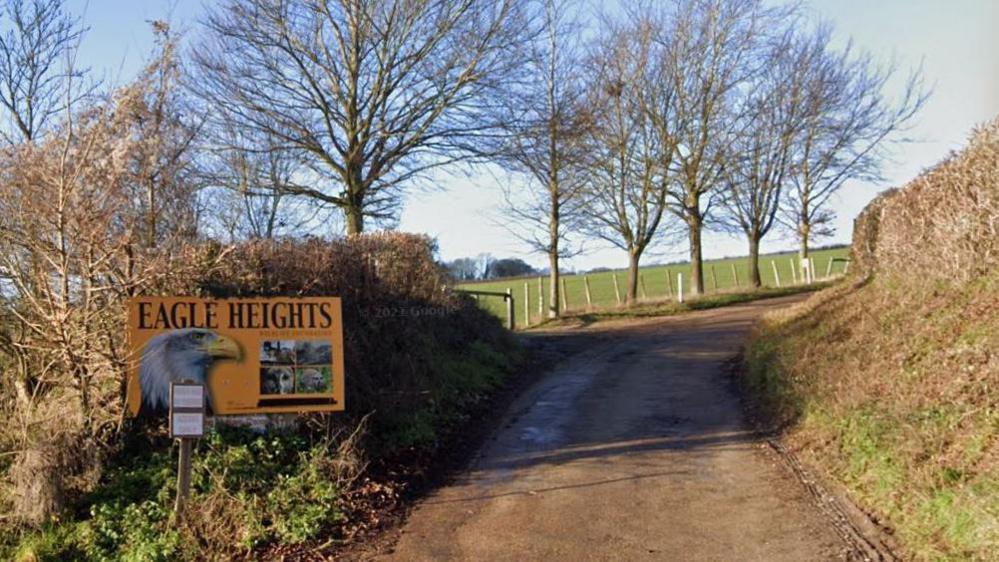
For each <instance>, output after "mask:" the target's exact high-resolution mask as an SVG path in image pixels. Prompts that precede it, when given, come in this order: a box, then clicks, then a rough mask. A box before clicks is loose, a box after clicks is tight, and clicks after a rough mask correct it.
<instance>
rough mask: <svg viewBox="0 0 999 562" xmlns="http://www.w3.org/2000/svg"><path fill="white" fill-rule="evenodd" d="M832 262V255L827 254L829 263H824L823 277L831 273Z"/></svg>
mask: <svg viewBox="0 0 999 562" xmlns="http://www.w3.org/2000/svg"><path fill="white" fill-rule="evenodd" d="M832 264H833V257H832V256H829V263H827V264H826V277H825V278H826V279H829V276H830V275H832Z"/></svg>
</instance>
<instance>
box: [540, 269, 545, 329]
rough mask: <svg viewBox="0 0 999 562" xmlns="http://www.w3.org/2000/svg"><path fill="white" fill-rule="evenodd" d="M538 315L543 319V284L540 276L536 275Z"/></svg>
mask: <svg viewBox="0 0 999 562" xmlns="http://www.w3.org/2000/svg"><path fill="white" fill-rule="evenodd" d="M538 316H540V317H541V319H542V320H544V319H545V285H544V283H542V282H541V277H538Z"/></svg>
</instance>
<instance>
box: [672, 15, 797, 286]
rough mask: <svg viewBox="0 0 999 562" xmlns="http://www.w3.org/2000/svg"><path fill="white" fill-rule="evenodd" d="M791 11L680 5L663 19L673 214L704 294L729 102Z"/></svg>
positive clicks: (694, 277)
mask: <svg viewBox="0 0 999 562" xmlns="http://www.w3.org/2000/svg"><path fill="white" fill-rule="evenodd" d="M787 11H788V9H787V8H777V9H773V8H766V7H764V6H763V3H762V1H761V0H690V1H679V0H676V1H674V2H671V3H670V4H669V8H668V9H666V10H665V11H664V12H663V14H662V16H661V17H662V20H663V23H662V28H661V30H660V32H659V33H658V34H657V35H656V40H657V42H658V43H659V48H660V52H661V56H662V57H663V60H664V64H665V65H666V66H667V67H668V69H669V73H670V75H671V76H672V80H673V87H674V89H675V91H676V94H675V96H674V97H673V98H672V100H671V103H672V104H673V108H672V111H673V114H674V115H673V118H675V119H676V120H677V124H678V125H677V126H676V127H675V129H676V131H677V133H676V134H677V135H678V136H679V145H678V146H679V148H678V150H677V152H676V171H677V176H678V178H677V181H675V182H671V183H670V189H669V197H670V210H671V211H672V212H673V213H675V214H676V215H677V216H678V217H680V219H682V220H683V221H684V223H686V225H687V235H688V239H689V244H690V267H691V280H690V283H691V291H692V292H693V293H695V294H699V293H702V292H703V291H704V276H703V267H702V255H701V254H702V252H701V233H702V230H703V229H704V225H705V222H706V221H707V219H708V217H709V216H710V213H711V209H712V205H713V203H714V202H715V200H716V198H717V196H718V195H719V194H720V193H721V187H722V183H723V182H722V172H723V169H724V165H725V161H726V159H727V153H726V151H727V148H728V145H729V142H730V141H731V139H732V138H733V135H734V134H735V131H734V130H733V129H732V128H731V127H732V126H733V120H732V119H730V116H729V114H728V113H729V111H730V110H731V104H730V98H731V97H733V96H735V95H736V94H737V90H738V88H739V86H740V85H742V84H744V83H745V81H746V80H747V79H749V78H750V77H751V76H753V75H754V74H755V73H757V72H758V71H759V70H760V66H759V65H760V61H759V60H757V59H756V58H754V56H753V49H754V45H755V44H756V41H757V40H758V38H759V37H760V36H765V35H766V34H767V33H768V32H769V30H770V29H772V28H774V27H775V26H776V25H778V24H780V23H781V21H782V20H783V18H784V17H785V16H786V14H787Z"/></svg>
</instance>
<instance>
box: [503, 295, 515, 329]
mask: <svg viewBox="0 0 999 562" xmlns="http://www.w3.org/2000/svg"><path fill="white" fill-rule="evenodd" d="M503 300H505V301H506V327H507V328H509V329H510V330H513V329H515V328H516V327H517V320H516V318H514V310H513V289H511V288H510V287H507V288H506V297H505V298H504V299H503Z"/></svg>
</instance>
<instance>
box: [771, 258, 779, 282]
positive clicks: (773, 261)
mask: <svg viewBox="0 0 999 562" xmlns="http://www.w3.org/2000/svg"><path fill="white" fill-rule="evenodd" d="M770 265H772V266H773V268H774V279H775V280H776V281H777V288H778V289H780V272H779V271H777V260H770Z"/></svg>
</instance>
